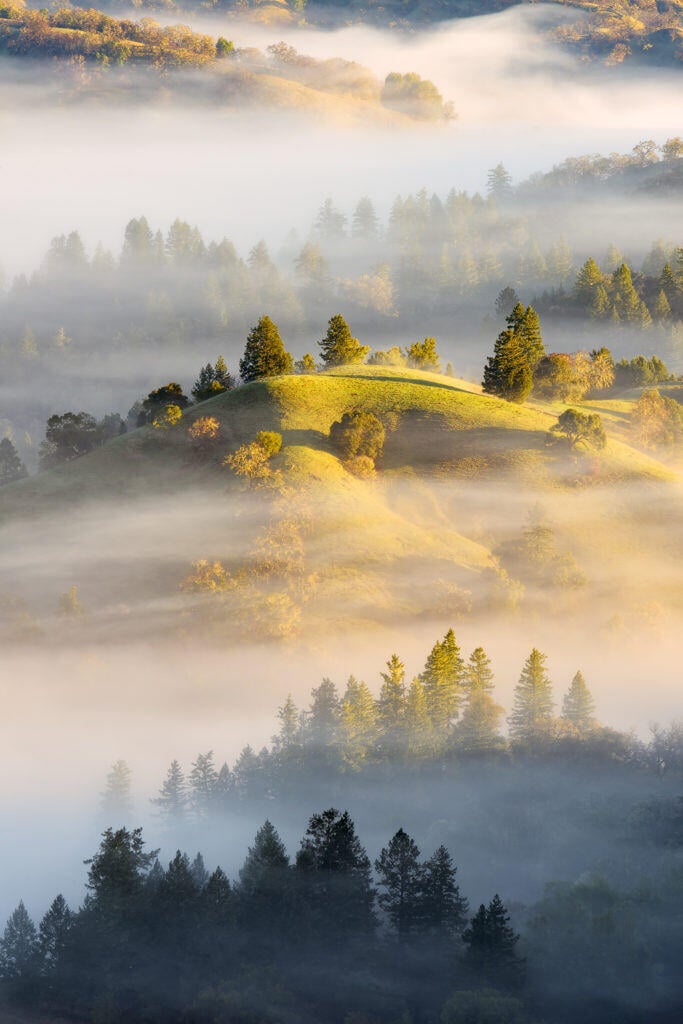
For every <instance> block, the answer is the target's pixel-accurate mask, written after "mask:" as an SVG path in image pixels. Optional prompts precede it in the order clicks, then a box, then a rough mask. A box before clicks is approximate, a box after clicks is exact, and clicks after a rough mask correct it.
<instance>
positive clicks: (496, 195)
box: [486, 163, 512, 202]
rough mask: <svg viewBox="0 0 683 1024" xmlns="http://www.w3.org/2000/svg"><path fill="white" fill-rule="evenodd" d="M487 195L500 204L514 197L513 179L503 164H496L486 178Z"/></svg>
mask: <svg viewBox="0 0 683 1024" xmlns="http://www.w3.org/2000/svg"><path fill="white" fill-rule="evenodd" d="M486 194H487V196H489V197H490V198H492V199H496V200H497V201H498V202H501V201H505V200H506V199H509V198H510V196H511V195H512V178H511V177H510V174H509V173H508V171H507V170H506V169H505V167H504V165H503V164H502V163H499V164H496V166H495V167H492V168H491V170H490V171H489V172H488V175H487V177H486Z"/></svg>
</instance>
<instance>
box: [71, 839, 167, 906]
mask: <svg viewBox="0 0 683 1024" xmlns="http://www.w3.org/2000/svg"><path fill="white" fill-rule="evenodd" d="M144 845H145V841H144V839H143V838H142V829H141V828H135V829H132V830H131V831H128V829H126V828H120V829H112V828H108V829H107V830H106V831H105V832H103V833H102V842H101V843H100V847H99V850H98V851H97V853H96V854H95V856H94V857H92V858H91V859H90V860H86V861H85V863H86V864H87V865H88V868H89V870H88V881H87V882H86V888H87V889H88V893H89V896H88V906H89V908H90V909H95V910H97V911H98V912H99V913H101V914H104V915H105V916H109V917H110V918H112V919H113V916H115V915H119V914H121V913H122V912H125V911H126V909H127V908H128V907H129V906H130V905H131V901H132V900H134V899H135V898H136V896H138V895H139V893H140V892H142V888H143V884H144V882H145V879H146V877H147V875H148V873H149V871H150V869H151V867H152V865H153V864H154V861H155V860H156V858H157V854H158V852H159V851H158V850H150V851H145V850H144Z"/></svg>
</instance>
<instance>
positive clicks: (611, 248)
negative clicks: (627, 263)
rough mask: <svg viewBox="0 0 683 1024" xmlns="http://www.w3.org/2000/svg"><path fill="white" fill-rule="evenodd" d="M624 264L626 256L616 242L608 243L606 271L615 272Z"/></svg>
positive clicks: (605, 262) (605, 261)
mask: <svg viewBox="0 0 683 1024" xmlns="http://www.w3.org/2000/svg"><path fill="white" fill-rule="evenodd" d="M623 265H624V257H623V256H622V254H621V250H620V249H619V248H618V247H617V246H616V245H614V243H612V244H610V245H608V247H607V252H606V254H605V260H604V268H605V273H607V274H613V273H614V271H615V270H618V269H619V267H620V266H623Z"/></svg>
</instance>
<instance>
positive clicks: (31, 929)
mask: <svg viewBox="0 0 683 1024" xmlns="http://www.w3.org/2000/svg"><path fill="white" fill-rule="evenodd" d="M38 952H39V947H38V934H37V932H36V926H35V925H34V923H33V921H32V920H31V918H30V917H29V915H28V912H27V910H26V907H25V906H24V902H23V900H22V901H20V903H19V906H18V907H17V908H16V910H13V911H12V913H11V914H10V916H9V919H8V921H7V924H6V925H5V931H4V932H3V935H2V938H1V939H0V978H26V977H30V976H31V975H33V974H35V973H36V972H37V966H38Z"/></svg>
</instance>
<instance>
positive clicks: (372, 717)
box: [341, 676, 377, 768]
mask: <svg viewBox="0 0 683 1024" xmlns="http://www.w3.org/2000/svg"><path fill="white" fill-rule="evenodd" d="M376 722H377V709H376V707H375V702H374V700H373V698H372V694H371V693H370V690H369V689H368V686H367V684H366V683H364V682H358V680H357V679H355V678H354V677H353V676H350V677H349V680H348V683H347V684H346V692H345V693H344V696H343V698H342V703H341V749H342V757H343V758H344V761H345V762H346V764H348V765H350V766H351V767H353V768H359V767H360V766H361V765H362V764H363V762H364V761H365V759H366V757H367V755H368V752H369V750H370V749H371V748H372V746H373V744H374V742H375V739H376V735H377V728H376Z"/></svg>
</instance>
